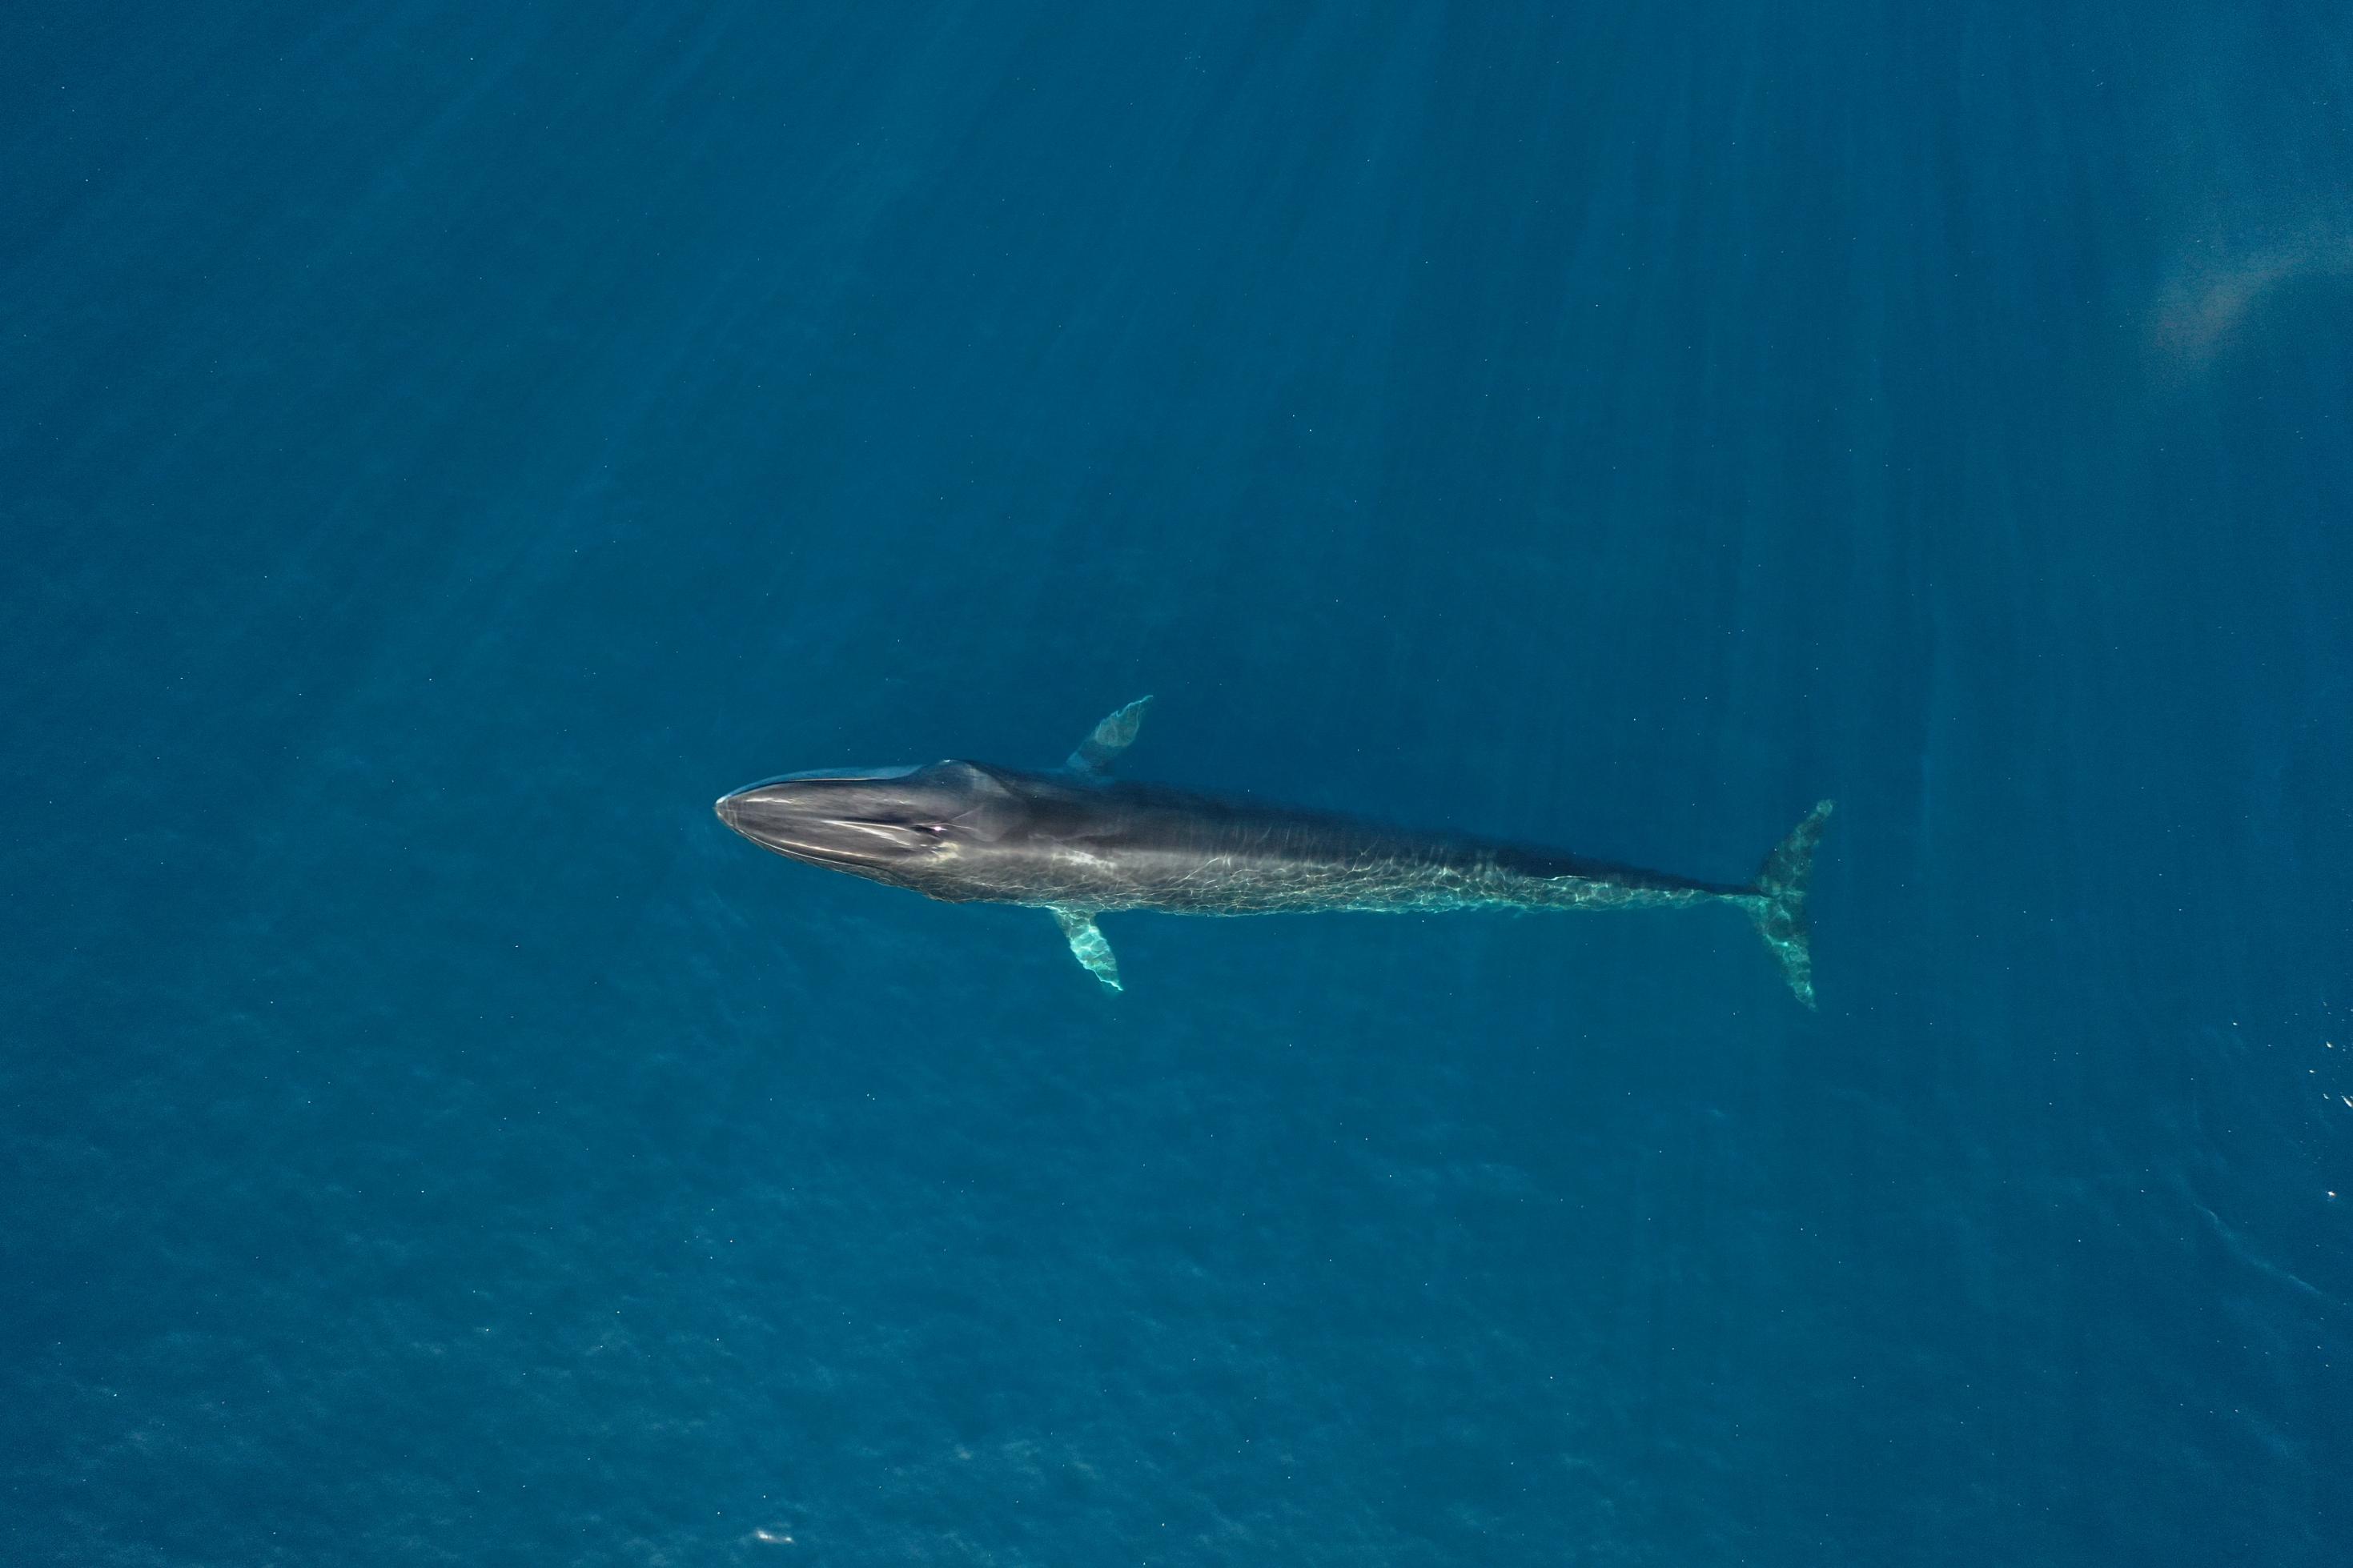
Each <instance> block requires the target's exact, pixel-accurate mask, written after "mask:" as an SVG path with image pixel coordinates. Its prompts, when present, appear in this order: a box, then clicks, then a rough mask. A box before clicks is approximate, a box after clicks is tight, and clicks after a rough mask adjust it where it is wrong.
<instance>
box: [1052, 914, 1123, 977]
mask: <svg viewBox="0 0 2353 1568" xmlns="http://www.w3.org/2000/svg"><path fill="white" fill-rule="evenodd" d="M1049 912H1050V913H1051V914H1052V915H1053V917H1054V923H1055V924H1056V925H1058V926H1060V927H1061V928H1062V934H1063V935H1064V936H1065V937H1067V938H1069V939H1070V943H1071V957H1072V958H1075V959H1077V960H1078V961H1079V962H1080V963H1083V964H1085V965H1086V966H1087V973H1090V974H1092V975H1093V976H1094V977H1095V978H1096V979H1097V980H1100V981H1102V982H1103V984H1105V985H1108V986H1110V987H1111V988H1112V989H1113V990H1114V991H1116V990H1118V989H1119V960H1118V958H1116V957H1115V956H1113V952H1112V951H1111V943H1109V942H1105V941H1104V940H1103V931H1101V930H1100V929H1099V928H1098V927H1097V926H1096V925H1095V917H1094V915H1093V913H1092V911H1090V910H1066V909H1063V908H1062V907H1061V906H1060V905H1059V904H1057V905H1054V906H1052V907H1051V908H1050V911H1049Z"/></svg>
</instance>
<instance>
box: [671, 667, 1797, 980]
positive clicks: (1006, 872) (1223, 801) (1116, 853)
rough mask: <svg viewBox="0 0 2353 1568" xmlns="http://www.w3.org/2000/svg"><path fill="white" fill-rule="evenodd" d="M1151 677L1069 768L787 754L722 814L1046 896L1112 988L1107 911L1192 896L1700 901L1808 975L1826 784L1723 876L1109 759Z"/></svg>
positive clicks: (1339, 904) (737, 825)
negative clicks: (1273, 796)
mask: <svg viewBox="0 0 2353 1568" xmlns="http://www.w3.org/2000/svg"><path fill="white" fill-rule="evenodd" d="M1150 702H1151V699H1150V698H1148V697H1145V698H1139V699H1137V700H1135V701H1133V702H1130V703H1128V704H1127V705H1125V706H1124V707H1123V708H1120V709H1118V710H1115V711H1113V713H1112V714H1111V715H1110V716H1109V717H1107V718H1105V719H1104V720H1103V721H1102V722H1101V723H1099V724H1097V725H1096V726H1095V727H1094V729H1093V730H1092V731H1090V732H1089V733H1088V735H1087V736H1086V738H1085V739H1084V740H1083V741H1082V742H1080V743H1079V746H1078V749H1077V750H1075V751H1073V752H1071V755H1070V756H1069V758H1068V759H1067V760H1066V761H1065V762H1064V763H1062V764H1061V765H1060V767H1058V768H1051V769H1045V770H1040V771H1035V772H1031V771H1023V770H1019V769H1014V768H1007V767H999V766H996V765H994V764H991V763H976V762H968V761H964V760H961V759H954V758H951V759H949V760H946V761H943V762H936V763H923V764H916V765H911V766H905V767H888V768H831V769H822V768H821V769H817V770H814V771H811V772H806V773H786V774H784V775H782V776H780V777H776V778H770V779H764V780H762V781H761V782H760V783H758V784H749V785H746V786H745V787H744V788H742V789H739V790H734V791H732V792H730V793H729V794H727V795H722V796H721V797H720V798H719V800H718V801H717V803H716V804H715V805H714V807H713V809H714V810H715V811H716V812H717V814H718V816H719V820H720V821H722V822H723V823H724V824H726V825H727V826H728V827H730V828H732V829H733V831H734V832H736V833H738V834H740V835H742V836H743V837H744V838H746V839H749V840H750V841H751V842H752V843H754V844H756V845H758V846H759V847H761V848H763V849H766V850H769V851H771V852H773V853H775V854H777V855H781V856H783V857H785V858H787V859H790V860H797V861H800V862H802V863H803V864H805V865H809V866H816V867H819V868H824V869H826V870H829V871H840V872H845V873H847V874H849V875H850V876H853V877H862V878H864V879H867V880H869V881H872V882H880V883H882V884H884V885H885V886H888V887H894V888H904V889H908V890H909V891H911V892H916V893H921V894H923V896H924V897H926V898H931V899H938V900H944V901H946V902H949V903H975V902H979V903H998V904H1022V905H1029V906H1032V907H1035V908H1037V909H1040V910H1045V911H1046V912H1048V913H1049V914H1050V915H1051V916H1052V917H1053V920H1054V921H1055V923H1056V925H1057V926H1058V927H1060V931H1061V934H1062V937H1063V939H1064V940H1065V941H1066V942H1068V943H1069V944H1070V949H1071V953H1072V955H1073V956H1075V957H1076V958H1077V959H1078V961H1079V963H1081V964H1082V965H1083V966H1085V968H1086V969H1087V971H1088V972H1089V973H1092V975H1093V976H1094V977H1095V978H1096V979H1097V980H1099V981H1101V982H1102V983H1103V985H1104V986H1105V987H1106V988H1108V989H1109V990H1112V991H1117V990H1120V989H1121V988H1122V987H1121V980H1120V972H1119V961H1118V958H1117V957H1116V955H1114V954H1113V952H1112V947H1111V943H1110V942H1109V941H1108V940H1107V939H1106V938H1105V937H1104V936H1103V928H1102V926H1101V925H1100V924H1099V923H1098V921H1099V920H1100V918H1101V917H1102V916H1103V915H1105V914H1115V913H1124V912H1126V911H1129V910H1158V911H1160V912H1163V913H1166V914H1181V915H1262V914H1297V913H1306V912H1312V911H1325V910H1356V911H1374V912H1383V913H1393V914H1395V913H1411V912H1423V913H1430V912H1438V911H1450V910H1629V909H1688V908H1696V907H1700V906H1703V905H1727V906H1729V907H1731V908H1732V909H1734V910H1738V911H1739V912H1740V913H1742V914H1744V915H1745V916H1746V917H1747V919H1748V921H1750V922H1751V923H1752V924H1753V925H1754V926H1755V928H1756V930H1757V934H1758V935H1759V936H1761V937H1762V938H1763V939H1764V945H1765V950H1766V952H1767V953H1768V954H1769V955H1770V956H1771V958H1772V960H1773V962H1774V963H1775V964H1776V966H1777V967H1778V970H1779V972H1780V975H1781V978H1782V979H1783V981H1785V982H1786V983H1787V984H1788V989H1789V991H1790V993H1791V994H1793V995H1795V996H1796V998H1797V999H1798V1000H1799V1002H1800V1003H1802V1004H1803V1005H1806V1006H1807V1007H1814V1006H1816V1005H1818V1002H1817V998H1816V996H1815V993H1814V963H1813V945H1812V939H1811V935H1810V927H1809V925H1808V921H1807V913H1806V900H1807V894H1808V889H1809V886H1810V883H1811V881H1812V877H1813V864H1814V850H1815V847H1816V846H1817V845H1818V844H1819V843H1820V840H1821V836H1822V829H1823V826H1824V825H1825V824H1826V823H1827V822H1828V821H1829V820H1830V816H1831V802H1830V801H1827V800H1824V801H1820V802H1819V803H1817V804H1816V805H1814V807H1813V808H1812V809H1811V810H1810V811H1809V812H1808V813H1807V814H1806V815H1805V816H1804V817H1803V818H1802V819H1800V820H1799V823H1798V825H1797V826H1795V827H1793V828H1791V829H1790V830H1789V832H1788V835H1787V836H1786V837H1783V838H1782V840H1781V841H1780V843H1779V844H1778V845H1777V846H1775V847H1774V848H1773V850H1772V852H1771V853H1770V854H1768V855H1767V856H1766V857H1765V858H1764V861H1763V863H1762V864H1761V865H1760V866H1759V867H1758V868H1757V874H1756V875H1755V877H1753V878H1752V879H1750V880H1748V881H1746V882H1712V881H1705V880H1702V879H1696V878H1690V877H1682V876H1676V875H1673V874H1672V873H1669V872H1664V871H1651V870H1644V869H1642V868H1640V867H1634V866H1624V865H1620V864H1617V863H1616V862H1613V861H1609V860H1600V859H1594V858H1588V857H1586V856H1582V855H1577V854H1573V853H1570V852H1569V851H1567V850H1563V849H1553V848H1544V847H1535V846H1529V845H1521V844H1514V843H1509V842H1505V841H1504V840H1500V839H1488V838H1479V837H1467V836H1463V835H1458V834H1452V833H1430V832H1414V831H1410V830H1408V829H1404V828H1398V827H1390V826H1383V825H1380V824H1377V823H1374V822H1369V821H1361V820H1358V819H1357V818H1355V817H1351V816H1341V815H1338V814H1335V813H1331V812H1324V811H1312V810H1303V809H1300V808H1296V807H1293V806H1286V805H1271V804H1266V803H1261V802H1259V801H1255V800H1251V799H1249V798H1246V797H1236V796H1229V795H1207V794H1201V793H1198V792H1195V791H1190V790H1181V789H1172V788H1169V787H1166V786H1165V785H1161V784H1143V783H1135V782H1132V781H1129V780H1126V779H1124V778H1120V777H1117V776H1115V774H1114V764H1115V763H1118V762H1119V761H1120V760H1121V759H1122V757H1123V756H1124V754H1125V752H1127V750H1128V748H1129V747H1130V746H1131V745H1133V744H1134V741H1135V738H1136V735H1137V733H1138V732H1139V731H1140V730H1141V728H1142V726H1143V722H1144V715H1145V708H1146V706H1147V705H1148V704H1149V703H1150Z"/></svg>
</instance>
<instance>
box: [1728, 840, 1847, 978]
mask: <svg viewBox="0 0 2353 1568" xmlns="http://www.w3.org/2000/svg"><path fill="white" fill-rule="evenodd" d="M1830 816H1831V803H1830V802H1829V801H1826V800H1825V801H1822V802H1820V803H1819V804H1817V805H1815V807H1814V809H1813V810H1811V811H1810V812H1808V813H1806V819H1805V820H1804V821H1803V822H1800V823H1799V824H1798V826H1795V827H1792V828H1791V829H1789V836H1788V837H1787V838H1784V839H1782V840H1781V842H1780V843H1778V844H1777V845H1775V846H1774V847H1773V853H1771V854H1770V855H1767V856H1766V857H1765V864H1764V865H1762V866H1760V867H1758V868H1757V892H1756V899H1755V901H1754V902H1752V903H1751V904H1750V905H1749V907H1748V916H1749V918H1750V919H1751V920H1753V921H1756V922H1757V934H1758V935H1759V936H1762V937H1763V938H1764V939H1765V945H1766V946H1767V948H1769V949H1771V950H1772V952H1773V958H1774V961H1775V962H1776V963H1779V964H1780V966H1781V977H1782V978H1783V979H1784V980H1787V981H1788V983H1789V989H1790V990H1791V991H1793V992H1795V993H1797V996H1798V1000H1799V1001H1800V1002H1803V1003H1804V1004H1805V1005H1807V1006H1809V1007H1811V1006H1813V1005H1814V947H1813V937H1812V933H1811V932H1810V931H1809V930H1808V929H1807V926H1806V889H1808V888H1809V887H1810V886H1811V885H1812V883H1813V879H1814V846H1815V845H1817V844H1820V842H1821V841H1822V825H1823V824H1824V823H1826V822H1828V821H1829V820H1830Z"/></svg>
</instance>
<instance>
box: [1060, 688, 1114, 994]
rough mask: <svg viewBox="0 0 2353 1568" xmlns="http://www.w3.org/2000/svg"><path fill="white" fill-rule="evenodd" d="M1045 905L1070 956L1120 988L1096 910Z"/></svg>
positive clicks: (1103, 980)
mask: <svg viewBox="0 0 2353 1568" xmlns="http://www.w3.org/2000/svg"><path fill="white" fill-rule="evenodd" d="M1114 717H1116V715H1114ZM1046 908H1047V912H1048V913H1049V914H1050V915H1052V916H1053V917H1054V923H1055V924H1056V925H1058V926H1060V927H1061V928H1062V934H1063V935H1064V936H1065V937H1067V938H1069V939H1070V943H1071V957H1073V958H1075V959H1077V960H1078V961H1079V962H1080V963H1083V964H1085V965H1086V966H1087V973H1090V974H1092V975H1093V976H1094V977H1095V978H1096V979H1097V980H1100V981H1102V982H1103V984H1105V985H1108V986H1110V987H1111V988H1112V989H1113V991H1116V990H1118V989H1119V960H1118V958H1116V957H1115V956H1113V952H1112V951H1111V943H1109V942H1105V941H1104V940H1103V930H1102V928H1101V927H1099V926H1097V925H1096V924H1095V917H1094V915H1093V913H1092V911H1091V910H1066V909H1064V908H1063V907H1062V906H1061V905H1060V904H1049V905H1048V906H1047V907H1046Z"/></svg>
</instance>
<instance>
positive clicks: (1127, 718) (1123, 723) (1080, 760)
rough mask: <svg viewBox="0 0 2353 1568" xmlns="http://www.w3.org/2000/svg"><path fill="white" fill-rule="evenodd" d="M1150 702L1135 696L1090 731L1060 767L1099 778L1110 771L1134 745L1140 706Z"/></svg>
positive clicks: (1141, 713)
mask: <svg viewBox="0 0 2353 1568" xmlns="http://www.w3.org/2000/svg"><path fill="white" fill-rule="evenodd" d="M1151 700H1152V699H1151V698H1149V697H1139V698H1137V699H1136V700H1134V701H1133V702H1131V703H1129V704H1128V705H1127V706H1126V707H1124V708H1123V709H1121V710H1119V711H1117V712H1116V713H1113V715H1112V716H1111V717H1110V718H1108V719H1106V720H1104V721H1103V722H1102V723H1100V724H1098V725H1096V726H1095V728H1094V732H1093V733H1092V734H1091V735H1089V736H1088V737H1087V738H1086V739H1085V740H1083V741H1081V742H1079V749H1078V750H1077V751H1075V752H1071V760H1070V761H1069V762H1067V763H1064V764H1062V765H1063V766H1065V767H1067V768H1069V769H1070V770H1071V772H1072V773H1091V774H1095V775H1098V776H1100V775H1101V774H1103V773H1109V772H1111V765H1112V763H1113V762H1114V761H1116V760H1117V758H1118V756H1119V754H1120V753H1121V752H1124V751H1125V750H1127V749H1128V747H1130V746H1132V745H1134V743H1135V732H1136V731H1138V730H1141V729H1142V728H1144V705H1145V703H1147V702H1149V701H1151Z"/></svg>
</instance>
